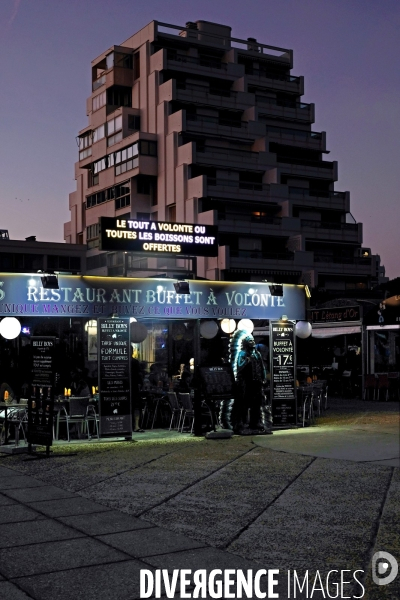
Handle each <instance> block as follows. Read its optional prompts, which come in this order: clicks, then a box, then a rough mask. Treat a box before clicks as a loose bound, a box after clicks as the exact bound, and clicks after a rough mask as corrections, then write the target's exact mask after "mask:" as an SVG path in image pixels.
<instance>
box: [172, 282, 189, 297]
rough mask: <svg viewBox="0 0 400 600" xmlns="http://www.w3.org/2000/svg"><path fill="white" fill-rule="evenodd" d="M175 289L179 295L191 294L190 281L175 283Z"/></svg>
mask: <svg viewBox="0 0 400 600" xmlns="http://www.w3.org/2000/svg"><path fill="white" fill-rule="evenodd" d="M174 288H175V292H176V293H177V294H190V288H189V282H188V281H177V282H176V283H174Z"/></svg>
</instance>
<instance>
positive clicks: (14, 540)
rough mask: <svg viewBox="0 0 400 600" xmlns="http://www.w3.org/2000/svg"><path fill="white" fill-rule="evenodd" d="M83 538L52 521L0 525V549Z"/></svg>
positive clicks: (43, 520) (41, 520) (79, 534)
mask: <svg viewBox="0 0 400 600" xmlns="http://www.w3.org/2000/svg"><path fill="white" fill-rule="evenodd" d="M82 536H83V534H82V533H81V532H80V531H76V530H74V529H71V528H70V527H67V526H65V525H62V524H61V523H57V521H53V520H52V519H45V518H42V519H40V520H38V521H22V522H20V523H7V524H5V525H0V548H12V547H16V546H26V545H27V544H33V543H41V542H49V541H54V540H65V539H70V538H77V537H82ZM0 598H1V596H0Z"/></svg>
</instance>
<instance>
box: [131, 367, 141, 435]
mask: <svg viewBox="0 0 400 600" xmlns="http://www.w3.org/2000/svg"><path fill="white" fill-rule="evenodd" d="M142 384H143V375H142V371H141V368H140V363H139V361H138V360H136V358H133V357H132V358H131V413H132V430H133V433H143V432H144V430H143V429H140V427H139V420H140V412H141V410H142V408H143V406H142V404H143V401H142V397H141V394H140V390H141V387H142Z"/></svg>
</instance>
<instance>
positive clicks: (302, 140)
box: [259, 115, 326, 152]
mask: <svg viewBox="0 0 400 600" xmlns="http://www.w3.org/2000/svg"><path fill="white" fill-rule="evenodd" d="M259 120H260V121H262V115H260V119H259ZM265 132H266V136H267V137H268V139H270V140H273V141H276V142H278V143H280V144H288V143H290V145H291V146H298V147H305V148H307V149H309V150H318V151H319V152H324V151H325V150H326V136H325V132H318V131H303V130H302V129H292V128H289V127H275V125H269V124H266V125H265Z"/></svg>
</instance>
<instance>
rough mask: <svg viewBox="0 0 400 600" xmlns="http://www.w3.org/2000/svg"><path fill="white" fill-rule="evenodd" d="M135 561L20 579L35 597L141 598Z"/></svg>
mask: <svg viewBox="0 0 400 600" xmlns="http://www.w3.org/2000/svg"><path fill="white" fill-rule="evenodd" d="M141 568H149V567H148V566H147V565H144V564H142V563H140V562H138V561H135V560H128V561H124V562H116V563H113V564H104V565H100V566H95V567H82V568H79V569H71V570H69V571H60V572H54V573H51V575H47V574H46V575H37V576H33V577H23V578H22V579H17V580H16V583H18V585H19V586H21V587H22V588H23V589H24V590H26V592H27V593H28V594H30V595H31V596H32V598H35V599H40V600H55V599H57V600H136V599H137V598H139V597H140V593H139V583H140V569H141Z"/></svg>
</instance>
